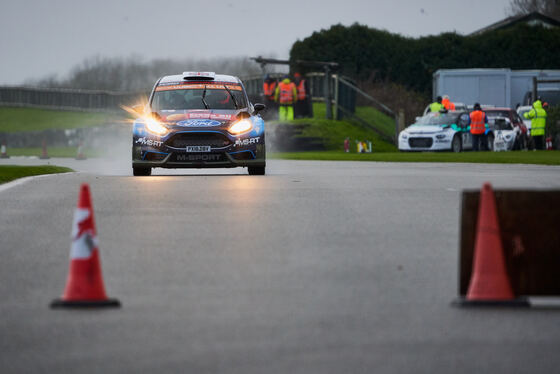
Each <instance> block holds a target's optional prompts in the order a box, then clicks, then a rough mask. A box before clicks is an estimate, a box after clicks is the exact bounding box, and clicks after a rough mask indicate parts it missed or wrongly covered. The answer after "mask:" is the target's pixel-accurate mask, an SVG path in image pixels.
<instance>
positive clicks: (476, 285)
mask: <svg viewBox="0 0 560 374" xmlns="http://www.w3.org/2000/svg"><path fill="white" fill-rule="evenodd" d="M458 304H460V305H462V306H469V305H471V306H475V305H487V306H501V305H505V306H529V303H528V302H527V300H525V299H521V298H515V296H514V292H513V289H512V287H511V283H510V280H509V275H508V273H507V268H506V263H505V258H504V249H503V246H502V238H501V232H500V225H499V222H498V212H497V208H496V198H495V196H494V191H493V190H492V186H491V185H490V183H484V185H483V186H482V190H481V191H480V201H479V206H478V220H477V224H476V239H475V248H474V259H473V267H472V275H471V280H470V283H469V289H468V291H467V296H466V298H465V299H463V300H460V301H459V302H458Z"/></svg>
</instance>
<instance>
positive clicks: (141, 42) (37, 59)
mask: <svg viewBox="0 0 560 374" xmlns="http://www.w3.org/2000/svg"><path fill="white" fill-rule="evenodd" d="M509 3H510V0H471V1H469V2H467V1H464V0H384V1H378V0H340V1H333V0H283V1H270V0H237V1H235V0H206V1H199V0H112V1H106V0H88V1H83V0H0V51H1V54H0V84H18V83H22V82H23V81H24V80H26V79H29V78H32V77H33V78H39V77H44V76H46V75H49V74H58V76H65V75H66V74H67V73H68V72H69V71H70V69H71V68H72V67H74V66H75V65H77V64H79V63H81V62H82V61H83V60H84V59H85V58H87V57H92V56H96V55H99V56H103V57H114V56H120V57H129V56H131V55H137V56H139V58H141V59H143V60H144V61H147V60H151V59H153V58H159V57H162V58H184V57H194V58H204V57H222V56H223V57H227V56H256V55H263V56H271V57H276V58H288V54H289V50H290V47H291V46H292V44H293V43H294V42H295V41H296V40H298V39H304V38H305V37H307V36H309V35H311V34H312V33H313V31H318V30H321V29H325V28H329V27H330V26H331V25H333V24H337V23H341V24H343V25H351V24H352V23H354V22H358V23H360V24H365V25H368V26H370V27H375V28H379V29H385V30H388V31H390V32H394V33H400V34H403V35H406V36H413V37H419V36H424V35H429V34H439V33H441V32H445V31H456V32H458V33H460V34H468V33H470V32H472V31H474V30H477V29H479V28H482V27H484V26H487V25H489V24H491V23H494V22H496V21H499V20H501V19H503V18H505V17H506V9H507V8H508V5H509ZM170 73H173V72H170Z"/></svg>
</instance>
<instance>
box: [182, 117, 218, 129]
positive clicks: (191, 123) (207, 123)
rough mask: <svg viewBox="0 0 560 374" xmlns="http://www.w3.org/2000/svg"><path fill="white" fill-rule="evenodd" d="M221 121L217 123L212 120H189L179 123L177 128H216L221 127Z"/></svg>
mask: <svg viewBox="0 0 560 374" xmlns="http://www.w3.org/2000/svg"><path fill="white" fill-rule="evenodd" d="M220 125H221V122H220V121H215V120H211V119H189V120H186V121H179V122H177V126H181V127H215V126H220Z"/></svg>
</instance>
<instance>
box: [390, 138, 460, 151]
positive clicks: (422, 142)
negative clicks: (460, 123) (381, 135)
mask: <svg viewBox="0 0 560 374" xmlns="http://www.w3.org/2000/svg"><path fill="white" fill-rule="evenodd" d="M451 141H452V137H450V136H446V137H445V138H443V139H439V138H437V136H436V135H427V134H423V135H408V136H407V137H406V138H403V137H402V135H401V136H399V144H398V146H399V151H446V150H450V149H451Z"/></svg>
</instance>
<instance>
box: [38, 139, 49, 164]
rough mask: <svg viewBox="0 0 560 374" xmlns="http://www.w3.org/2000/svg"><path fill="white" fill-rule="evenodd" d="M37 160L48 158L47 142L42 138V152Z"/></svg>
mask: <svg viewBox="0 0 560 374" xmlns="http://www.w3.org/2000/svg"><path fill="white" fill-rule="evenodd" d="M39 158H40V159H41V160H48V159H49V158H50V157H49V154H48V153H47V140H46V139H45V138H43V151H42V153H41V156H40V157H39Z"/></svg>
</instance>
